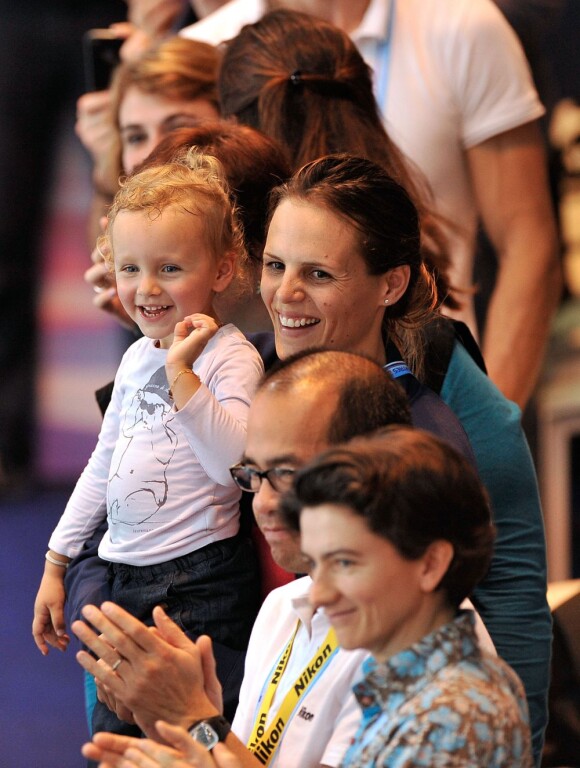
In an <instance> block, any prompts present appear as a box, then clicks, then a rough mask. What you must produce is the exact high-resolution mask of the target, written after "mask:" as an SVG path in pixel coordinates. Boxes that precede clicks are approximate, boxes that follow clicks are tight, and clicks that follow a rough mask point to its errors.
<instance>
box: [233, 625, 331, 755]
mask: <svg viewBox="0 0 580 768" xmlns="http://www.w3.org/2000/svg"><path fill="white" fill-rule="evenodd" d="M299 626H300V622H298V623H297V625H296V629H295V630H294V632H293V633H292V637H291V638H290V640H289V642H288V644H287V645H286V647H285V648H284V650H283V651H282V654H281V655H280V657H279V658H278V661H277V663H276V666H275V667H274V671H273V673H272V675H271V677H270V680H269V682H268V683H267V684H266V689H265V691H264V692H263V696H262V699H261V701H260V704H259V707H258V712H257V715H256V720H255V722H254V727H253V728H252V733H251V735H250V740H249V741H248V749H249V750H250V752H252V753H253V754H254V755H255V756H256V757H257V758H258V760H259V761H260V762H261V763H262V765H270V762H271V760H272V758H273V757H274V755H275V753H276V750H277V748H278V746H279V744H280V741H281V739H282V734H283V732H284V728H285V727H286V725H287V723H288V721H289V720H290V717H291V716H292V713H293V712H294V710H295V709H296V707H297V705H298V702H299V701H300V699H301V698H302V697H303V696H304V695H305V694H306V692H307V691H308V690H309V689H310V687H311V686H312V684H313V683H314V681H315V680H316V679H317V678H318V677H319V676H320V675H321V674H322V672H323V670H324V669H325V668H326V666H327V664H328V663H329V662H330V660H331V659H332V657H333V656H334V654H335V653H336V651H337V650H338V641H337V639H336V635H335V633H334V630H333V629H332V628H331V629H329V630H328V633H327V635H326V637H325V638H324V640H323V641H322V643H321V645H320V646H319V647H318V649H317V650H316V652H315V654H314V656H313V657H312V659H311V660H310V662H309V663H308V664H307V665H306V666H305V667H304V669H303V670H302V672H301V673H300V675H299V676H298V678H297V679H296V680H295V681H294V682H293V683H292V686H291V687H290V690H289V691H288V693H287V694H286V696H284V700H283V701H282V703H281V704H280V707H279V709H278V711H277V712H276V713H275V715H274V716H273V717H272V719H271V721H270V725H269V726H267V727H266V722H267V721H268V713H269V711H270V707H271V706H272V701H273V700H274V694H275V693H276V688H277V687H278V684H279V682H280V680H281V679H282V676H283V674H284V672H285V670H286V666H287V664H288V659H289V658H290V654H291V652H292V646H293V644H294V638H295V637H296V633H297V632H298V627H299Z"/></svg>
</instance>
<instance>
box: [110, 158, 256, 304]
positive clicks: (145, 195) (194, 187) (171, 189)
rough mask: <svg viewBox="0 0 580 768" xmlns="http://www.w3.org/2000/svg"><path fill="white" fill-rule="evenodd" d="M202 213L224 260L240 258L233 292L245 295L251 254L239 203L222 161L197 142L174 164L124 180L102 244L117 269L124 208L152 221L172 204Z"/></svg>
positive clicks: (210, 243) (215, 251) (212, 246)
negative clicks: (116, 230) (116, 229)
mask: <svg viewBox="0 0 580 768" xmlns="http://www.w3.org/2000/svg"><path fill="white" fill-rule="evenodd" d="M171 207H175V208H180V209H181V210H182V211H185V212H188V213H191V214H192V215H194V216H200V217H201V218H202V220H203V223H204V236H205V244H206V246H207V247H208V249H209V250H210V253H211V254H212V255H213V256H214V257H215V258H216V259H219V258H220V257H221V256H222V255H223V254H225V253H230V254H234V255H235V257H236V270H235V275H234V279H233V280H232V283H231V285H230V288H228V290H227V293H228V296H229V297H230V300H231V295H232V291H234V292H235V293H236V295H237V294H245V293H246V291H247V290H248V289H249V281H248V278H247V261H248V256H247V253H246V248H245V245H244V237H243V232H242V227H241V224H240V222H239V220H238V214H237V210H236V207H235V205H234V204H233V203H232V198H231V195H230V190H229V186H228V183H227V181H226V177H225V173H224V170H223V168H222V165H221V163H220V162H219V160H217V158H215V157H213V156H212V155H206V154H203V153H202V152H200V151H199V150H198V149H197V148H196V147H191V148H189V149H187V150H184V151H182V152H181V153H179V154H178V155H176V157H175V158H174V159H173V160H172V161H171V162H169V163H165V164H164V165H158V166H153V167H151V168H146V169H145V170H143V171H141V172H140V173H135V174H133V175H132V176H129V177H127V178H126V179H123V180H122V181H121V184H120V188H119V191H118V192H117V194H116V195H115V199H114V200H113V204H112V205H111V207H110V209H109V212H108V215H107V227H106V230H105V233H104V234H103V235H101V237H100V238H99V241H98V248H99V250H100V252H101V254H102V256H103V258H104V260H105V262H106V263H107V264H108V266H109V268H110V269H111V270H113V269H114V256H115V253H114V251H115V249H114V243H113V236H112V235H113V226H114V223H115V220H116V218H117V216H118V215H119V213H121V211H131V212H142V213H145V214H146V215H147V216H148V217H149V218H150V219H151V220H153V219H156V218H157V217H159V216H161V215H162V214H163V212H164V211H165V210H166V209H167V208H171Z"/></svg>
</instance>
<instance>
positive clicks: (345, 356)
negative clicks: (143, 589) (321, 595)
mask: <svg viewBox="0 0 580 768" xmlns="http://www.w3.org/2000/svg"><path fill="white" fill-rule="evenodd" d="M389 423H398V424H408V423H410V410H409V404H408V399H407V396H406V395H405V392H404V390H403V388H402V387H400V386H399V385H397V384H396V383H395V381H394V380H393V379H392V378H391V377H390V376H386V375H385V372H384V371H383V370H382V368H380V367H379V366H378V365H376V364H375V363H373V362H371V361H370V360H367V359H366V358H361V357H359V356H358V355H353V354H349V353H345V352H315V353H306V354H303V355H298V356H297V357H296V358H294V359H292V360H291V361H289V362H287V363H286V364H283V365H282V366H281V367H280V368H279V369H277V370H276V371H274V372H273V373H270V375H269V376H267V377H266V378H265V380H264V382H263V383H262V385H261V387H260V389H259V391H258V393H257V395H256V397H255V399H254V401H253V403H252V406H251V409H250V417H249V420H248V435H247V442H246V450H245V454H244V457H243V459H242V461H241V462H240V464H238V465H237V466H235V467H233V468H232V470H231V472H232V476H233V477H234V479H235V481H236V482H237V483H238V485H239V486H240V487H241V488H242V489H243V490H249V491H251V492H253V493H254V497H253V509H254V515H255V518H256V522H257V524H258V526H259V528H260V530H261V531H262V533H263V535H264V537H265V539H266V541H267V543H268V544H269V546H270V548H271V551H272V555H273V558H274V560H275V561H276V563H278V564H279V565H280V566H281V567H283V568H285V569H286V570H288V571H290V572H292V573H298V574H299V573H303V572H304V561H303V558H302V554H301V550H300V540H299V537H298V535H297V534H296V533H294V532H291V531H290V530H289V529H288V528H286V526H285V525H284V524H283V523H282V521H281V519H280V518H279V516H278V500H279V497H280V493H281V492H283V491H284V490H285V489H286V488H288V487H289V486H290V484H291V482H292V475H293V473H294V471H295V470H296V469H298V468H299V467H300V466H302V465H303V464H304V463H305V462H306V461H308V460H309V459H311V458H312V457H313V456H315V455H316V454H317V453H319V452H320V451H322V450H324V449H325V448H327V447H328V446H329V445H331V444H334V443H339V442H342V441H344V440H347V439H349V438H351V437H354V436H356V435H359V434H365V433H368V432H371V431H373V430H374V429H376V428H377V427H379V426H383V425H385V424H389ZM309 583H310V579H309V578H308V577H304V578H301V579H297V580H295V581H293V582H291V583H289V584H287V585H286V586H284V587H281V588H280V589H278V590H276V591H275V592H273V593H271V594H270V596H269V597H268V598H267V599H266V601H265V603H264V605H263V607H262V609H261V611H260V614H259V616H258V618H257V620H256V624H255V626H254V630H253V633H252V639H251V641H250V647H249V649H248V655H247V658H246V672H245V677H244V683H243V684H242V689H241V692H240V704H239V707H238V712H237V714H236V717H235V719H234V721H233V724H232V731H231V732H229V733H224V729H223V723H220V722H219V721H218V720H216V717H219V715H220V711H219V703H218V701H219V699H218V697H216V696H215V695H214V694H213V693H212V691H215V688H216V679H215V672H214V669H213V666H212V663H211V659H210V655H211V654H210V653H208V646H207V644H206V641H205V640H202V641H201V642H198V644H197V645H196V644H194V643H192V642H191V641H190V640H189V639H188V638H186V637H185V635H183V633H181V631H180V630H178V629H177V627H176V626H175V625H174V624H172V623H171V622H169V620H168V619H167V618H166V617H165V616H164V614H163V613H162V611H161V609H159V608H157V609H156V610H155V614H154V618H155V621H156V624H157V627H158V632H159V634H155V633H153V632H151V631H150V630H149V629H147V628H146V627H145V626H144V625H142V624H141V623H140V622H139V621H137V620H136V619H134V618H133V617H131V616H129V615H128V614H126V613H125V612H124V611H123V610H122V609H120V608H118V607H117V606H114V605H112V604H111V603H109V604H105V605H104V606H102V610H101V611H99V610H98V609H97V608H95V607H94V606H91V607H89V608H88V609H85V611H84V615H85V618H86V619H87V620H88V621H90V622H91V624H93V625H94V626H95V627H96V628H97V629H98V630H99V631H100V632H102V633H103V637H102V638H97V636H96V635H95V633H94V632H92V631H91V630H90V629H89V628H88V626H87V625H86V624H84V623H83V622H76V623H75V624H74V625H73V630H74V631H75V634H77V636H78V637H79V638H80V639H81V640H82V642H83V643H85V645H87V646H88V647H89V648H91V650H93V651H94V652H95V653H96V654H97V656H99V657H100V659H101V661H99V662H96V661H95V660H94V659H93V658H92V657H91V656H90V655H89V654H87V653H85V652H80V653H79V655H78V657H77V658H78V659H79V662H80V663H81V665H82V666H83V667H84V668H85V669H86V670H87V671H88V672H89V673H90V674H93V675H95V676H96V677H97V679H98V680H99V681H100V682H101V683H102V684H103V685H104V686H105V689H104V695H105V696H107V697H108V701H109V704H110V705H111V706H113V707H115V708H116V709H117V713H118V714H119V716H120V717H125V718H131V717H134V718H135V719H136V720H137V721H138V724H139V726H140V727H141V728H142V729H143V730H144V731H145V733H146V734H147V735H149V736H151V737H153V738H156V737H157V733H156V730H155V721H156V720H158V719H165V720H168V721H169V722H171V723H173V724H179V725H182V726H183V727H185V728H189V729H191V728H192V725H193V724H194V723H195V725H194V737H196V736H197V733H198V726H199V722H200V721H202V722H204V723H207V722H208V721H209V725H210V727H212V728H213V727H214V726H215V729H214V730H216V733H217V738H221V739H223V740H224V741H225V743H226V745H227V746H228V747H229V748H230V749H231V750H232V751H234V752H235V754H236V755H237V756H238V758H239V759H240V761H241V762H242V765H243V766H254V767H256V766H259V765H263V764H269V763H270V762H271V761H272V760H273V759H274V758H275V764H276V766H277V768H296V766H298V765H299V766H301V768H309V767H311V768H317V767H318V766H337V765H339V763H340V759H341V757H342V755H343V754H344V752H345V750H346V747H347V746H348V744H349V742H350V739H351V737H352V735H353V733H354V730H355V728H356V725H357V724H358V720H359V718H360V710H359V709H358V707H357V705H356V702H355V699H354V697H353V696H352V693H351V687H352V683H353V681H354V680H355V679H356V678H357V676H358V673H359V668H360V664H361V662H362V660H363V658H364V656H365V655H366V654H365V652H364V651H353V652H349V651H343V650H340V649H338V648H337V647H336V643H335V641H334V639H333V637H332V636H330V639H329V629H330V626H329V623H328V621H327V619H326V617H325V616H324V614H322V613H317V614H314V615H313V614H312V611H311V609H310V608H309V605H308V600H307V594H308V588H309ZM106 641H109V643H110V645H109V644H108V643H107V642H106ZM120 657H121V658H122V663H121V664H118V660H119V658H120ZM113 667H115V670H114V671H113V669H112V668H113ZM204 683H205V690H204V687H203V684H204ZM288 695H290V698H288ZM259 701H261V705H259V704H258V702H259ZM282 722H283V725H282V724H281V723H282ZM234 734H235V735H234ZM97 742H98V744H99V747H98V748H97V747H96V746H95V744H92V745H91V746H90V747H85V756H86V757H90V758H92V759H94V760H98V759H103V754H104V753H103V751H102V750H103V749H104V748H105V747H106V748H110V749H112V750H113V749H115V750H121V745H122V744H125V743H127V742H126V737H120V736H114V735H112V734H106V735H105V734H101V736H100V737H98V739H97ZM248 743H250V744H252V746H251V747H250V748H248V747H247V746H246V745H247V744H248ZM113 764H114V763H113Z"/></svg>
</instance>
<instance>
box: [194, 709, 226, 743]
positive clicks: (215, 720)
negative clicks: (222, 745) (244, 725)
mask: <svg viewBox="0 0 580 768" xmlns="http://www.w3.org/2000/svg"><path fill="white" fill-rule="evenodd" d="M200 723H207V724H208V725H210V726H211V727H212V728H213V730H214V731H215V732H216V734H217V736H218V738H219V740H220V741H225V739H226V736H227V735H228V733H229V732H230V731H231V730H232V726H231V725H230V724H229V722H228V721H227V720H226V718H225V717H223V715H214V717H203V718H201V719H200V720H195V722H193V723H192V724H191V725H190V726H189V728H188V731H189V732H190V733H191V731H192V730H193V729H194V728H195V727H196V726H197V725H200Z"/></svg>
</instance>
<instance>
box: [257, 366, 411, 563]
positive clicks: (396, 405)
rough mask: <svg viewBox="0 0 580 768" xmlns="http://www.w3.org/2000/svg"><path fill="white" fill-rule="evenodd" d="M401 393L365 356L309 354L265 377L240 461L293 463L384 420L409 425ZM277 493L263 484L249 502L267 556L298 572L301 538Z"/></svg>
mask: <svg viewBox="0 0 580 768" xmlns="http://www.w3.org/2000/svg"><path fill="white" fill-rule="evenodd" d="M410 421H411V417H410V411H409V405H408V401H407V396H406V394H405V392H404V390H403V389H402V387H401V386H400V385H399V384H397V383H396V382H395V381H393V379H391V377H390V376H389V375H388V374H387V373H385V371H383V369H382V368H381V367H380V366H379V365H377V364H376V363H375V362H373V361H372V360H369V359H367V358H364V357H361V356H359V355H354V354H351V353H349V352H335V351H310V352H305V353H300V354H298V355H295V356H293V357H291V358H288V359H287V360H286V361H284V362H283V363H281V364H280V365H279V366H278V367H276V368H275V369H273V370H272V371H271V372H270V373H268V374H267V375H266V377H265V378H264V380H263V382H262V384H261V386H260V387H259V389H258V392H257V394H256V397H255V398H254V401H253V403H252V405H251V408H250V415H249V420H248V435H247V441H246V451H245V456H244V463H245V464H247V465H249V466H251V467H254V468H256V469H259V470H268V469H272V468H274V467H285V468H293V469H295V468H298V467H301V466H302V465H303V464H305V463H306V462H307V461H309V460H310V459H312V458H313V457H314V456H316V455H317V454H318V453H320V452H321V451H323V450H325V449H326V448H328V447H329V446H330V445H333V444H335V443H340V442H344V441H345V440H349V439H351V438H352V437H356V436H357V435H363V434H367V433H369V432H373V431H374V430H375V429H377V428H378V427H381V426H384V425H386V424H409V423H410ZM278 499H279V494H278V493H277V492H276V491H275V490H274V489H273V488H272V486H271V485H270V483H269V482H267V481H263V482H262V484H261V486H260V490H259V491H258V492H257V493H256V494H255V496H254V501H253V507H254V514H255V517H256V521H257V523H258V526H259V527H260V529H261V530H262V532H263V534H264V536H265V538H266V540H267V541H268V543H269V545H270V547H271V550H272V556H273V557H274V560H275V561H276V562H277V563H278V565H280V566H281V567H282V568H285V569H286V570H289V571H294V572H300V571H301V570H303V565H302V556H301V554H300V542H299V539H298V537H297V535H296V534H295V533H291V532H290V531H288V529H287V528H286V526H285V525H284V524H283V523H282V522H281V520H280V518H279V516H278Z"/></svg>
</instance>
